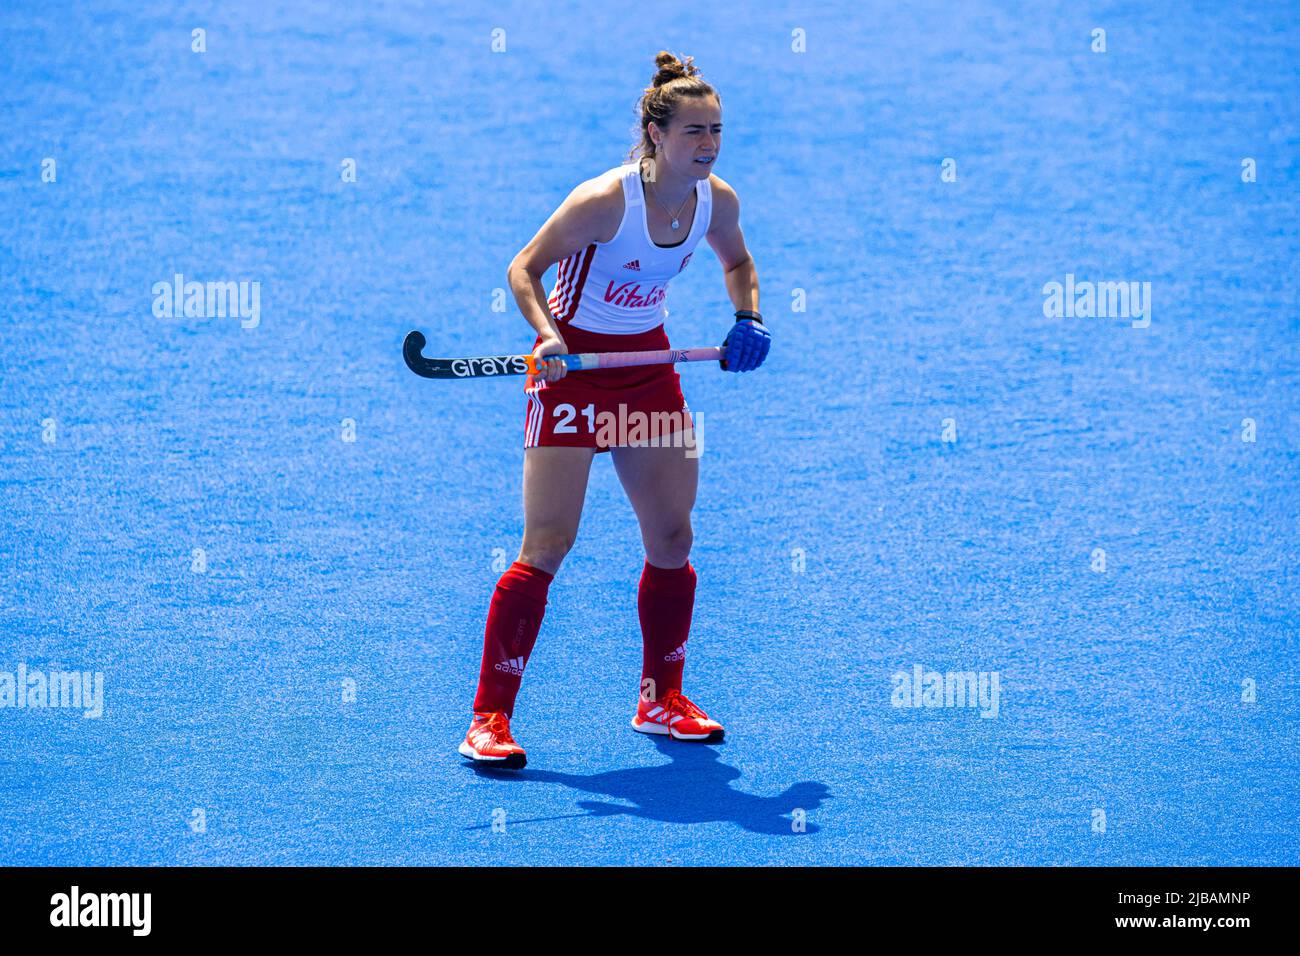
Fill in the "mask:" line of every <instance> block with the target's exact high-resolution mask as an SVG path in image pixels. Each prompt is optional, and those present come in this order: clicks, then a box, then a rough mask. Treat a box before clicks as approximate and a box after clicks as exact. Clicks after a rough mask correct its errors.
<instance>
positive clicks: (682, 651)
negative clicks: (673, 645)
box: [664, 644, 686, 662]
mask: <svg viewBox="0 0 1300 956" xmlns="http://www.w3.org/2000/svg"><path fill="white" fill-rule="evenodd" d="M664 660H666V661H670V662H671V661H684V660H686V645H685V644H681V645H679V646H678V648H677V650H675V651H673V652H672V653H671V654H665V655H664Z"/></svg>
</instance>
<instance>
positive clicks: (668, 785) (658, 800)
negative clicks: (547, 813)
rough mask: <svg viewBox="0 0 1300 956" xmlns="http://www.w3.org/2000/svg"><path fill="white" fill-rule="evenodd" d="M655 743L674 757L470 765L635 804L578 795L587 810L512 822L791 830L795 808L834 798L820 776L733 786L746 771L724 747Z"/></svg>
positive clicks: (812, 827)
mask: <svg viewBox="0 0 1300 956" xmlns="http://www.w3.org/2000/svg"><path fill="white" fill-rule="evenodd" d="M654 743H655V746H656V747H657V748H658V750H659V752H660V753H662V754H664V755H665V756H666V757H668V758H670V760H671V761H672V762H671V763H669V764H667V765H664V766H658V767H632V768H629V769H627V770H607V771H605V772H604V773H593V774H587V775H584V774H577V773H557V772H555V771H553V770H538V769H534V768H526V769H524V770H519V771H513V772H511V771H501V770H493V769H491V768H488V767H483V766H481V765H479V764H472V765H471V766H472V768H473V770H474V771H475V772H476V773H478V774H479V775H480V776H483V777H490V778H491V779H492V780H495V781H499V782H509V781H512V780H515V781H527V782H528V783H553V784H558V785H560V786H564V787H568V788H570V789H571V790H576V791H578V792H580V793H592V794H599V795H600V796H605V797H612V798H614V799H616V800H623V801H626V803H628V804H631V806H626V805H624V804H621V803H605V802H603V801H598V800H579V801H578V802H577V806H578V807H580V808H581V809H582V810H583V811H584V812H582V813H575V814H566V815H564V816H560V817H538V818H536V819H531V820H529V819H525V820H511V821H510V825H511V826H518V825H519V824H521V823H541V822H544V821H546V820H559V819H571V818H573V817H612V816H619V815H624V816H631V817H642V818H644V819H647V820H657V821H659V822H661V823H714V822H719V821H723V822H730V823H734V824H736V825H737V826H740V827H744V828H745V829H746V830H748V831H750V832H751V833H766V834H770V835H773V836H780V835H782V834H784V835H787V836H794V835H797V834H795V832H794V831H793V830H792V829H791V825H790V824H791V820H792V817H791V814H792V813H793V812H794V811H795V809H796V808H797V809H801V810H804V811H805V812H806V813H809V814H811V813H812V812H813V811H814V810H816V809H817V808H818V807H820V806H821V804H822V801H823V800H829V799H830V798H831V797H830V788H829V787H827V786H826V784H824V783H820V782H818V781H815V780H805V781H802V782H800V783H796V784H793V785H791V786H789V787H786V788H785V791H784V792H782V793H780V794H778V795H777V796H775V797H756V796H753V795H752V794H748V793H744V792H743V791H740V790H736V789H735V788H733V787H732V786H731V782H732V781H733V780H737V779H739V778H740V775H741V774H740V771H739V770H737V769H736V768H735V767H732V766H730V765H728V764H725V763H723V762H722V758H721V755H720V753H719V748H717V747H713V746H703V745H698V744H683V743H681V742H678V741H668V740H665V739H662V738H660V739H656V740H655V741H654ZM469 829H471V830H473V829H479V828H478V827H470V828H469ZM817 830H818V827H817V826H816V824H814V823H812V822H811V821H809V822H808V823H807V832H808V833H816V832H817Z"/></svg>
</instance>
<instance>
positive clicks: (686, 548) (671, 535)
mask: <svg viewBox="0 0 1300 956" xmlns="http://www.w3.org/2000/svg"><path fill="white" fill-rule="evenodd" d="M694 543H695V532H694V531H693V530H692V529H691V525H690V523H689V522H687V523H685V524H681V525H678V526H676V527H674V528H671V529H669V530H668V531H665V532H662V533H660V534H658V535H655V537H654V540H653V541H649V542H647V545H648V547H647V548H646V550H647V551H649V552H651V553H650V555H649V557H650V560H651V562H652V563H653V564H657V565H660V566H661V567H665V568H677V567H681V566H682V565H683V564H685V563H686V561H687V560H688V559H689V558H690V556H691V545H692V544H694Z"/></svg>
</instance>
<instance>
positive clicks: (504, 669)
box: [493, 657, 524, 677]
mask: <svg viewBox="0 0 1300 956" xmlns="http://www.w3.org/2000/svg"><path fill="white" fill-rule="evenodd" d="M493 670H498V671H500V672H501V673H503V674H513V675H514V676H515V677H523V676H524V659H523V658H522V657H516V658H513V659H511V660H508V661H502V662H501V663H500V664H498V665H497V666H496V667H495V668H493Z"/></svg>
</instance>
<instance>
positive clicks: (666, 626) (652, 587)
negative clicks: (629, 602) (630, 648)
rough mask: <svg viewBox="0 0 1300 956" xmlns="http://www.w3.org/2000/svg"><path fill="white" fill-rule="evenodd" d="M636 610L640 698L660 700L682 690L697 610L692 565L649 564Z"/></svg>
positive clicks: (642, 581)
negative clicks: (672, 692)
mask: <svg viewBox="0 0 1300 956" xmlns="http://www.w3.org/2000/svg"><path fill="white" fill-rule="evenodd" d="M636 607H637V614H638V616H639V617H640V618H641V696H642V698H643V699H645V700H652V699H653V700H659V699H661V698H662V697H663V696H664V694H666V693H668V691H670V690H681V689H682V668H684V667H685V666H686V638H687V637H688V636H690V632H691V611H692V610H694V608H695V569H694V568H693V567H691V563H690V562H689V561H687V562H686V564H684V565H682V566H681V567H680V568H657V567H655V566H654V565H653V564H651V563H650V562H649V561H647V562H646V564H645V568H644V569H643V570H642V571H641V587H640V588H639V589H638V590H637V596H636Z"/></svg>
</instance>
